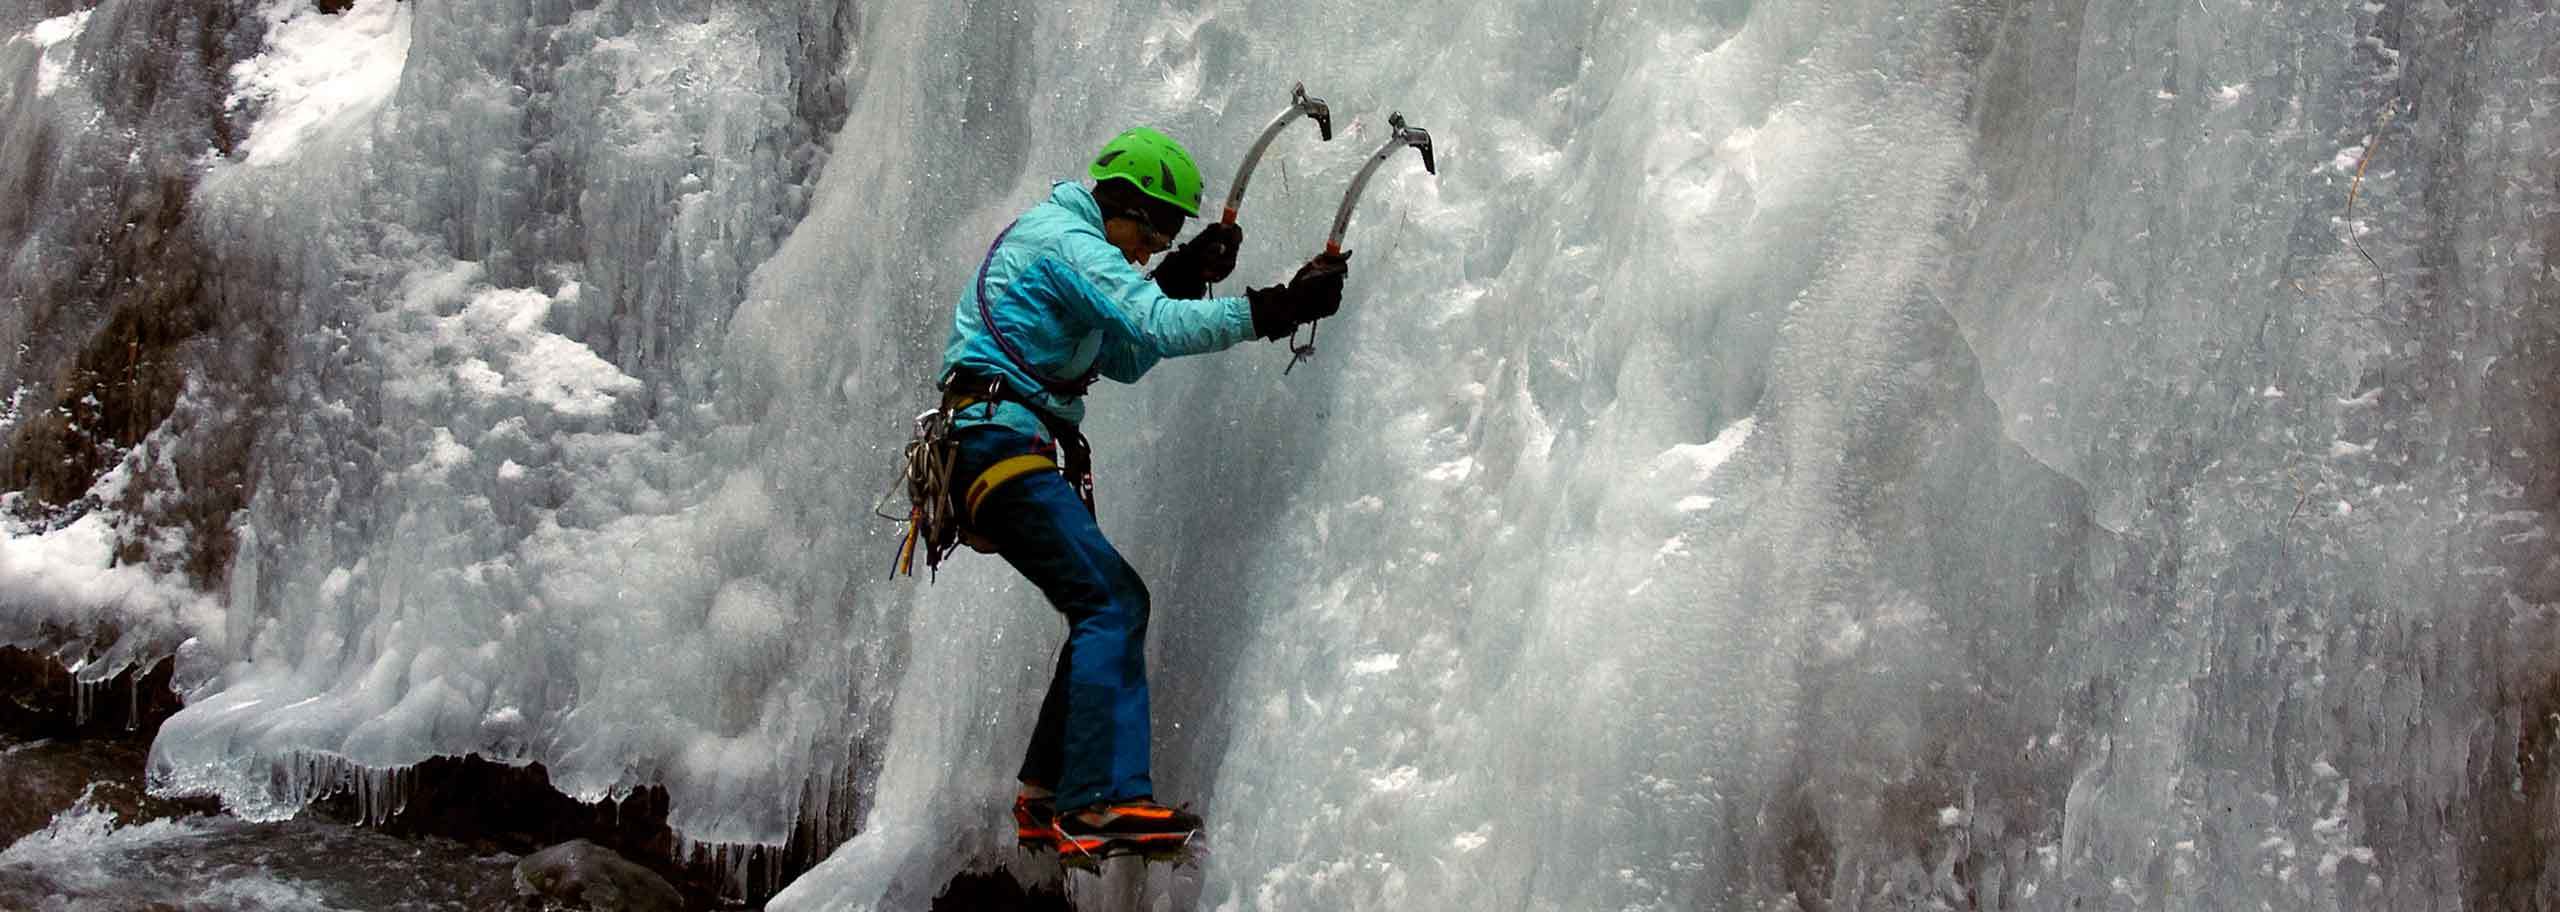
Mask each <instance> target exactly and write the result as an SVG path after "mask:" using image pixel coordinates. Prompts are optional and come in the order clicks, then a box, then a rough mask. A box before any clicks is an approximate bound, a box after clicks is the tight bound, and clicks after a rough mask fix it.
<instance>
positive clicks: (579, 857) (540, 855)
mask: <svg viewBox="0 0 2560 912" xmlns="http://www.w3.org/2000/svg"><path fill="white" fill-rule="evenodd" d="M516 893H517V894H518V895H519V896H531V897H539V898H540V899H541V900H543V901H544V904H545V907H546V908H548V907H551V904H554V903H556V904H558V907H559V908H565V909H592V910H596V912H683V909H684V908H685V905H684V895H683V894H681V893H678V892H676V888H675V886H674V885H673V884H669V883H667V879H666V878H664V877H660V876H658V874H657V872H655V871H651V870H649V869H648V868H644V867H641V866H639V865H637V864H633V863H632V862H631V860H630V859H627V858H624V857H622V856H621V855H620V854H617V853H615V852H614V851H613V850H612V849H608V848H605V847H603V846H600V845H597V844H595V843H592V842H588V841H586V840H584V839H573V840H570V841H568V842H564V843H561V844H559V845H556V846H552V847H550V848H548V849H544V850H542V851H540V852H535V853H533V854H531V855H527V856H525V859H524V860H523V861H519V862H516Z"/></svg>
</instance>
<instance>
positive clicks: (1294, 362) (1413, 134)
mask: <svg viewBox="0 0 2560 912" xmlns="http://www.w3.org/2000/svg"><path fill="white" fill-rule="evenodd" d="M1387 126H1389V127H1392V128H1393V131H1392V132H1390V133H1389V134H1388V135H1387V141H1386V144H1385V145H1381V146H1379V147H1378V151H1377V153H1376V154H1373V155H1371V156H1369V163H1368V164H1366V165H1362V166H1360V173H1359V174H1355V175H1353V176H1352V177H1351V189H1350V190H1349V191H1347V192H1345V193H1343V194H1342V208H1341V209H1340V210H1337V211H1335V212H1334V214H1333V233H1331V234H1328V235H1325V239H1324V252H1325V253H1328V254H1339V253H1341V252H1342V233H1343V232H1344V231H1347V230H1349V229H1350V228H1351V209H1352V207H1355V206H1358V205H1360V191H1362V190H1366V189H1368V187H1369V178H1370V176H1371V175H1374V174H1377V173H1378V168H1379V167H1380V166H1382V165H1385V164H1386V163H1387V159H1390V158H1393V157H1395V154H1396V150H1397V149H1400V148H1403V147H1405V146H1412V147H1413V150H1414V151H1416V152H1420V153H1422V170H1423V171H1425V172H1427V173H1430V174H1433V175H1437V174H1439V173H1440V165H1439V163H1438V162H1436V161H1434V160H1433V159H1432V156H1431V131H1429V130H1425V129H1423V128H1421V127H1417V126H1413V125H1411V124H1408V123H1405V122H1404V115H1403V114H1401V113H1397V114H1390V115H1388V116H1387ZM1315 354H1316V324H1315V321H1308V323H1307V341H1305V342H1303V343H1301V342H1299V341H1298V334H1297V332H1296V331H1295V330H1291V331H1290V333H1289V366H1288V367H1284V368H1281V369H1280V373H1281V374H1283V375H1286V374H1288V373H1289V372H1290V371H1293V370H1296V369H1297V368H1298V362H1301V361H1305V360H1307V359H1309V358H1313V357H1315Z"/></svg>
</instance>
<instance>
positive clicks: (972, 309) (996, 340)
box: [942, 183, 1253, 439]
mask: <svg viewBox="0 0 2560 912" xmlns="http://www.w3.org/2000/svg"><path fill="white" fill-rule="evenodd" d="M990 321H992V323H993V326H992V327H991V326H990V325H989V323H990ZM990 329H992V330H993V331H992V332H991V331H990ZM1250 338H1253V310H1252V308H1251V306H1249V305H1248V304H1246V302H1245V299H1243V298H1204V299H1201V300H1196V301H1193V300H1184V299H1181V298H1169V297H1166V296H1165V294H1164V292H1163V291H1161V290H1159V289H1157V288H1156V283H1155V281H1154V280H1153V279H1149V278H1147V276H1146V275H1145V274H1143V273H1140V272H1139V271H1138V268H1137V267H1136V266H1133V265H1131V264H1130V263H1129V259H1128V257H1126V256H1123V255H1121V253H1120V249H1119V248H1117V247H1113V246H1111V242H1109V241H1107V240H1104V239H1103V237H1102V207H1101V206H1100V205H1098V204H1096V203H1095V202H1094V200H1093V191H1091V190H1087V189H1085V188H1084V187H1083V186H1082V185H1080V184H1074V183H1060V184H1058V185H1056V186H1054V187H1051V188H1050V190H1049V199H1048V201H1047V202H1043V203H1041V204H1040V205H1037V206H1033V207H1031V211H1029V212H1026V213H1023V214H1022V217H1021V218H1019V219H1016V220H1014V223H1013V225H1012V227H1009V228H1006V229H1005V230H1004V233H1003V234H1001V235H998V236H997V238H996V242H995V244H994V245H992V246H991V247H989V248H988V250H987V259H986V261H985V262H984V263H982V264H981V265H980V266H979V268H978V270H977V272H976V273H974V274H972V275H971V276H970V279H969V286H968V287H967V288H966V289H963V290H962V291H961V292H960V303H959V306H958V307H956V308H954V309H953V312H952V314H951V340H950V342H948V343H946V344H945V345H944V346H943V348H942V369H943V374H944V376H949V375H950V372H951V371H952V370H953V369H955V368H956V369H960V370H965V371H968V372H970V373H975V374H983V375H989V376H996V377H1002V378H1004V381H1005V383H1006V385H1008V386H1010V387H1011V388H1012V389H1013V390H1014V391H1016V392H1018V393H1020V394H1022V395H1023V396H1024V397H1025V398H1027V399H1029V400H1031V402H1032V404H1033V405H1035V406H1037V407H1038V408H1039V409H1040V410H1042V411H1045V412H1048V413H1049V414H1050V415H1051V416H1052V417H1055V418H1059V419H1063V420H1065V421H1066V422H1067V423H1069V424H1080V423H1082V422H1083V421H1084V395H1083V386H1085V385H1087V384H1090V383H1091V382H1092V378H1093V377H1095V376H1097V375H1098V376H1102V377H1108V378H1110V379H1113V380H1117V381H1120V382H1122V383H1134V382H1136V381H1137V379H1138V378H1139V377H1140V376H1142V375H1144V374H1145V373H1146V372H1147V370H1148V369H1149V368H1153V367H1155V366H1156V362H1158V361H1161V360H1164V359H1166V358H1175V357H1180V356H1183V355H1198V354H1205V353H1208V352H1213V351H1219V350H1222V349H1225V348H1228V347H1230V346H1233V345H1235V344H1236V343H1238V342H1242V341H1244V340H1246V339H1250ZM992 412H993V414H989V412H988V410H983V409H976V408H972V409H966V410H964V411H963V413H962V414H961V415H960V416H958V417H957V418H956V419H955V420H954V421H953V424H954V425H955V426H958V427H968V426H971V425H978V424H988V423H995V424H1001V425H1004V426H1005V427H1008V428H1012V429H1014V430H1017V431H1020V432H1022V433H1025V434H1029V435H1031V436H1033V437H1038V438H1042V439H1047V438H1048V436H1049V434H1048V431H1046V430H1045V429H1043V428H1042V427H1041V425H1040V420H1039V419H1038V418H1036V417H1034V416H1033V415H1032V414H1031V412H1030V411H1029V410H1027V409H1025V408H1024V407H1022V406H1020V405H1017V404H1014V403H1010V402H1008V403H1005V404H1003V405H1001V406H998V407H997V408H995V409H993V410H992Z"/></svg>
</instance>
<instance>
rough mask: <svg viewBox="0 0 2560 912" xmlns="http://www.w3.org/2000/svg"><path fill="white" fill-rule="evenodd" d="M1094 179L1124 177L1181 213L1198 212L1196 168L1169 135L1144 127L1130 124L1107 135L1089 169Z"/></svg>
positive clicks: (1103, 179) (1197, 169)
mask: <svg viewBox="0 0 2560 912" xmlns="http://www.w3.org/2000/svg"><path fill="white" fill-rule="evenodd" d="M1089 173H1090V174H1091V175H1092V176H1093V179H1094V181H1095V182H1097V183H1098V182H1101V181H1106V180H1114V179H1117V180H1124V181H1128V182H1129V184H1130V185H1131V186H1134V187H1137V188H1138V189H1139V190H1140V191H1141V192H1144V193H1145V194H1146V195H1148V196H1152V197H1155V198H1157V199H1160V200H1163V201H1165V202H1167V203H1171V204H1173V207H1174V208H1176V209H1180V210H1182V213H1183V214H1184V215H1188V216H1192V217H1195V218H1196V217H1198V216H1199V215H1200V168H1199V167H1198V166H1196V165H1193V164H1192V163H1191V153H1189V152H1185V151H1182V144H1181V143H1178V142H1174V141H1173V137H1170V136H1166V135H1164V134H1162V133H1158V132H1156V131H1155V130H1152V129H1149V128H1147V127H1130V128H1129V129H1128V131H1127V132H1124V133H1122V134H1120V135H1118V136H1114V137H1112V138H1111V141H1110V142H1109V143H1105V144H1104V145H1103V147H1102V154H1101V155H1099V156H1096V157H1095V158H1094V160H1093V167H1092V168H1091V169H1090V170H1089Z"/></svg>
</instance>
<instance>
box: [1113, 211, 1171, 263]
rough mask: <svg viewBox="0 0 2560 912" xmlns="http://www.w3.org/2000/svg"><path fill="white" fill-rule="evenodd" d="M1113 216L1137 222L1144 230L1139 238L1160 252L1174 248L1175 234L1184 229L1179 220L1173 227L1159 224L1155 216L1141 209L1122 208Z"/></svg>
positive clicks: (1140, 228)
mask: <svg viewBox="0 0 2560 912" xmlns="http://www.w3.org/2000/svg"><path fill="white" fill-rule="evenodd" d="M1111 216H1112V217H1113V218H1122V219H1128V220H1129V221H1131V222H1134V223H1136V224H1137V226H1138V230H1139V231H1140V232H1143V233H1142V234H1140V235H1139V240H1141V241H1144V242H1145V243H1146V245H1147V247H1148V248H1150V249H1152V250H1155V251H1157V252H1159V253H1161V252H1163V251H1166V250H1170V249H1172V248H1173V236H1174V234H1175V233H1176V232H1179V231H1181V230H1182V223H1181V222H1179V221H1176V222H1174V223H1173V225H1172V226H1171V227H1166V226H1162V225H1158V224H1156V220H1155V217H1154V216H1152V215H1149V214H1148V213H1147V212H1145V211H1144V210H1139V209H1122V210H1120V211H1118V212H1114V213H1112V214H1111Z"/></svg>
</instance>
